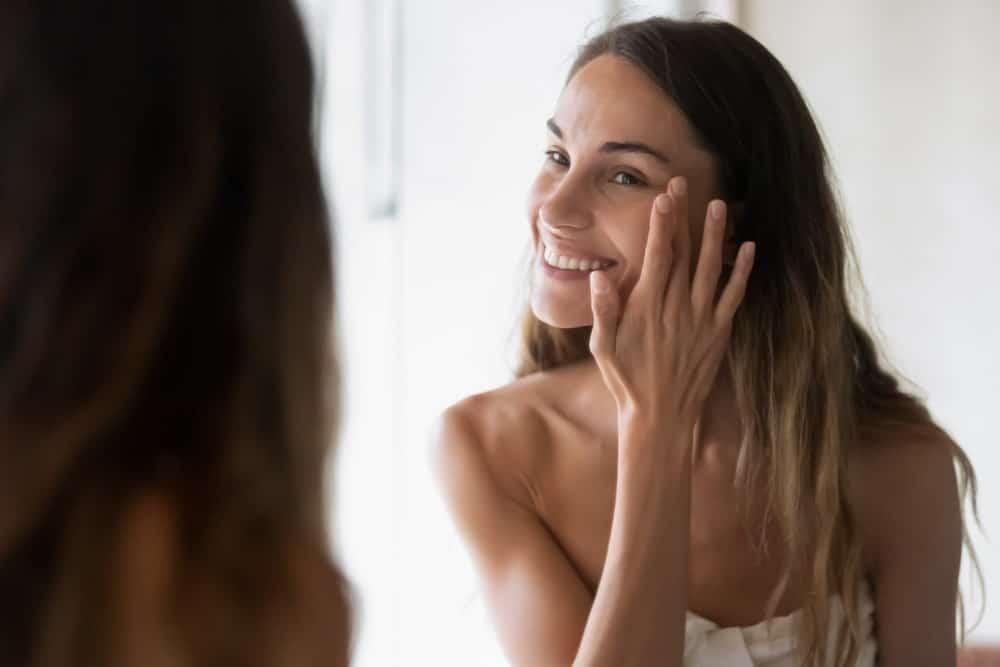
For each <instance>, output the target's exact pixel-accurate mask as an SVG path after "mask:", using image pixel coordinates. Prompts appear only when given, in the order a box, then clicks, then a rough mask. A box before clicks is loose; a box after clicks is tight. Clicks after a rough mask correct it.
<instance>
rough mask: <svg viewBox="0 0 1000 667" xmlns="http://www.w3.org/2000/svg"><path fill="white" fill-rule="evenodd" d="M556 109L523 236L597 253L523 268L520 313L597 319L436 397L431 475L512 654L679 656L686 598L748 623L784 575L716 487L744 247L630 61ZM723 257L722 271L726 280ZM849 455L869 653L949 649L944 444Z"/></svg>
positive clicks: (951, 508)
mask: <svg viewBox="0 0 1000 667" xmlns="http://www.w3.org/2000/svg"><path fill="white" fill-rule="evenodd" d="M553 121H554V123H555V126H556V127H557V128H558V135H557V134H555V133H552V134H550V137H549V140H550V145H549V147H548V150H549V151H551V153H550V154H549V155H548V156H547V161H546V162H545V163H544V165H543V167H542V169H541V171H540V173H539V175H538V178H537V179H536V181H535V184H534V186H533V188H532V191H531V194H530V197H529V219H530V221H531V230H532V235H533V238H534V240H535V243H536V249H537V248H539V243H541V244H545V245H548V244H549V243H553V244H566V245H568V246H570V247H572V249H573V250H575V251H576V254H578V255H579V256H581V257H587V256H597V257H604V258H608V259H610V260H612V261H613V262H614V264H613V265H612V266H611V267H609V268H608V269H607V270H605V271H602V272H598V273H600V274H601V275H600V276H592V277H591V279H590V281H589V282H588V281H587V280H582V281H579V280H578V281H556V280H552V279H551V278H550V277H548V276H547V274H546V272H545V271H544V270H543V269H542V267H541V263H540V260H539V262H538V263H537V264H536V268H535V275H534V282H533V289H532V292H533V300H532V307H533V309H534V312H535V313H536V315H537V316H538V317H539V318H540V319H542V320H543V321H546V322H548V323H549V324H552V325H554V326H559V327H571V326H581V325H586V324H591V323H593V324H594V334H593V337H592V340H591V350H592V352H593V355H594V359H590V360H588V361H586V362H582V363H579V364H576V365H572V366H568V367H563V368H560V369H557V370H555V371H551V372H546V373H539V374H535V375H532V376H529V377H526V378H523V379H520V380H518V381H516V382H513V383H511V384H509V385H507V386H504V387H501V388H499V389H496V390H494V391H491V392H488V393H485V394H480V395H476V396H472V397H470V398H467V399H465V400H464V401H462V402H461V403H459V404H457V405H455V406H453V407H452V408H450V409H449V410H448V411H446V412H445V414H444V415H443V416H442V418H441V420H440V423H439V430H438V433H437V436H436V438H435V449H434V452H435V463H436V472H437V474H438V477H439V480H440V484H441V487H442V489H443V493H444V496H445V499H446V502H447V503H448V505H449V508H450V510H451V512H452V515H453V517H454V519H455V522H456V525H457V527H458V530H459V532H460V534H461V535H462V537H463V539H464V540H465V542H466V544H467V546H468V548H469V550H470V552H471V554H472V556H473V559H474V562H475V564H476V567H477V569H478V571H479V573H480V576H481V578H482V581H483V587H484V591H485V594H486V598H487V602H488V605H489V606H490V609H491V612H492V615H493V618H494V621H495V624H496V627H497V629H498V633H499V636H500V639H501V643H502V644H503V647H504V649H505V651H506V653H507V655H508V657H509V658H510V659H511V661H512V662H513V663H514V664H517V665H556V664H577V665H601V664H616V665H629V664H635V665H648V664H661V665H680V664H681V655H682V650H683V629H684V627H683V626H684V612H685V610H691V611H693V612H695V613H697V614H699V615H701V616H704V617H706V618H709V619H711V620H712V621H714V622H716V623H717V624H718V625H720V626H723V627H731V626H740V627H745V626H749V625H754V624H756V623H758V622H760V621H761V620H763V610H764V608H765V606H766V603H767V601H768V599H769V596H770V593H771V591H772V590H773V588H774V586H775V585H776V584H777V583H778V581H779V578H780V576H781V574H782V564H781V563H780V562H778V561H777V559H776V558H775V555H774V550H772V551H771V552H768V553H763V552H761V551H760V549H759V548H758V547H757V546H755V545H756V540H757V538H758V537H759V536H760V535H761V534H766V535H768V537H769V538H771V539H775V540H777V539H780V536H779V535H778V534H777V532H776V530H775V527H774V526H773V525H765V524H764V521H763V519H762V514H763V513H762V511H761V510H762V503H763V494H762V491H761V490H760V489H754V490H751V493H750V494H749V495H748V494H746V493H744V492H743V491H742V490H741V489H737V488H734V485H733V477H734V472H735V465H736V455H737V451H738V443H739V435H740V423H739V417H738V414H737V412H736V409H735V404H734V401H733V388H732V384H731V382H730V379H729V373H728V370H727V369H726V367H725V366H724V364H723V363H722V359H723V356H724V351H725V346H726V344H727V340H728V322H729V321H730V319H731V313H732V312H734V311H735V309H736V307H738V305H739V300H740V298H741V297H742V287H743V283H744V282H745V280H746V276H747V275H748V273H749V271H750V270H751V264H752V261H751V260H752V257H751V255H752V253H749V252H748V249H747V248H744V249H743V250H742V252H740V249H738V248H735V247H733V245H732V244H731V243H729V242H728V240H727V239H728V238H729V237H728V234H727V232H726V230H725V227H727V226H730V227H731V224H730V225H725V224H723V220H722V219H716V218H713V216H712V215H711V213H710V210H709V208H710V207H709V203H710V201H712V200H713V197H715V196H716V193H717V185H716V180H715V176H714V173H715V164H714V161H713V158H712V156H711V155H710V154H708V153H707V152H706V151H705V150H704V149H702V148H701V147H700V146H699V145H698V143H697V141H696V139H695V136H694V132H693V130H692V128H691V126H690V123H689V122H688V121H687V119H686V118H685V117H684V116H683V114H682V113H681V112H680V111H679V109H677V107H676V106H675V105H674V104H673V103H672V102H671V100H669V99H668V98H667V97H666V96H665V95H664V94H663V93H662V92H661V91H660V90H659V89H658V88H657V87H656V86H655V84H653V83H652V82H651V81H650V80H648V79H647V78H646V77H645V75H644V74H643V73H642V72H641V71H640V70H638V69H637V68H635V67H634V66H632V65H631V64H629V63H627V62H625V61H623V60H620V59H618V58H616V57H614V56H602V57H599V58H597V59H596V60H594V61H592V62H591V63H589V64H588V65H586V66H585V67H584V68H582V69H581V71H579V72H578V73H577V74H576V76H575V77H574V78H573V79H572V80H571V81H570V82H569V84H568V85H567V87H566V89H565V90H564V91H563V94H562V96H561V97H560V100H559V102H558V105H557V109H556V111H555V114H554V116H553ZM559 135H561V136H559ZM608 142H615V143H642V144H646V145H648V146H650V147H652V148H654V149H655V150H656V151H657V152H658V153H661V154H663V155H664V156H666V157H667V158H668V160H669V161H668V162H664V161H661V160H658V159H656V158H655V157H652V156H649V155H646V154H644V153H639V152H620V151H612V152H609V151H608V150H607V146H606V144H607V143H608ZM624 174H627V175H629V177H626V176H624ZM633 179H638V180H633ZM671 185H673V187H671ZM678 185H681V187H680V188H679V189H678V188H677V186H678ZM665 193H666V194H665ZM716 209H718V210H719V212H722V214H723V216H722V217H723V219H724V217H725V213H724V211H725V206H723V205H722V203H721V202H719V203H718V204H714V205H713V206H712V210H716ZM706 220H707V221H708V222H707V224H706ZM703 240H704V242H703ZM537 254H538V253H536V255H537ZM723 262H732V263H734V264H735V266H734V269H733V277H732V279H731V281H730V283H729V284H728V285H725V286H722V285H718V283H717V281H718V272H719V267H720V265H721V263H723ZM716 295H719V297H718V299H715V298H713V297H715V296H716ZM668 333H669V335H668ZM849 457H850V459H849V460H850V465H849V470H848V476H849V489H850V497H849V498H848V502H849V504H850V505H851V507H852V510H853V512H854V515H855V516H856V517H857V520H858V522H859V526H858V528H859V530H860V533H861V535H862V539H863V543H864V570H865V573H866V576H867V579H868V581H869V583H870V585H871V586H872V589H873V591H874V592H873V595H874V598H875V603H876V614H877V618H878V633H879V646H880V664H881V665H888V666H889V667H895V666H902V665H918V666H919V665H952V664H954V662H955V636H954V627H955V604H954V603H955V593H956V586H957V575H958V565H959V558H960V549H961V510H960V507H959V503H958V496H957V490H956V486H955V476H954V472H953V468H952V463H951V458H950V452H949V451H948V450H947V448H946V447H945V444H944V443H942V442H925V441H921V442H915V441H913V439H912V438H906V437H903V436H900V437H899V438H895V439H886V440H883V441H880V442H877V443H874V442H873V443H853V444H852V446H851V448H850V452H849ZM886 488H891V489H893V493H892V494H885V493H884V489H886ZM808 585H809V584H808V581H804V580H801V579H793V580H792V581H791V582H790V584H789V587H788V588H787V590H786V591H785V594H784V596H783V597H782V598H781V600H780V601H779V604H778V607H777V610H776V614H777V615H785V614H789V613H792V612H794V611H795V610H797V609H799V608H800V607H801V606H802V604H803V602H804V600H805V597H806V591H807V590H808ZM734 591H739V595H734V594H733V592H734Z"/></svg>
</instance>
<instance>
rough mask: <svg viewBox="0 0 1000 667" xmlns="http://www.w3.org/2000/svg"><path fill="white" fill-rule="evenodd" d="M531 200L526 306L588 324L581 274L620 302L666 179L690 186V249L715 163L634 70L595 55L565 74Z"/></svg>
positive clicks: (541, 314) (547, 316)
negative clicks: (603, 283) (596, 277)
mask: <svg viewBox="0 0 1000 667" xmlns="http://www.w3.org/2000/svg"><path fill="white" fill-rule="evenodd" d="M548 131H549V137H548V144H547V147H546V151H545V159H544V162H543V164H542V167H541V170H540V171H539V174H538V176H537V178H536V179H535V182H534V185H533V186H532V188H531V192H530V195H529V202H528V207H529V216H530V221H531V229H532V237H533V240H534V246H535V264H534V269H533V284H532V303H531V305H532V309H533V311H534V313H535V315H536V316H537V317H538V318H539V319H540V320H542V321H543V322H546V323H548V324H550V325H553V326H556V327H562V328H570V327H578V326H586V325H590V324H592V323H593V315H592V311H591V305H590V289H589V284H588V277H589V274H590V273H591V272H592V271H603V272H604V273H605V275H606V277H607V278H608V279H609V281H610V283H611V285H612V286H613V287H614V289H616V290H617V292H618V294H619V296H620V298H621V299H622V300H625V299H627V297H628V295H629V294H630V293H631V291H632V289H633V287H634V286H635V284H636V282H637V280H638V279H639V275H640V273H641V271H642V264H643V257H644V253H645V249H646V241H647V238H648V232H649V220H650V210H651V209H652V206H653V201H654V200H655V199H656V196H657V195H659V194H660V193H662V192H664V191H665V190H666V188H667V184H668V182H669V181H670V179H671V178H672V177H674V176H685V177H686V178H687V182H688V201H689V202H690V205H689V217H688V220H687V224H688V225H689V233H690V237H691V239H692V252H693V253H697V252H698V249H699V247H700V241H701V233H702V224H703V222H704V220H705V214H706V209H707V206H708V202H709V201H710V200H711V199H712V198H713V197H714V196H717V192H716V191H717V186H716V178H715V171H716V165H715V161H714V158H713V157H712V155H711V154H710V153H708V151H707V150H705V149H704V148H702V147H701V146H699V145H698V142H697V138H696V136H695V133H694V130H693V128H692V127H691V124H690V123H689V122H688V120H687V119H686V118H685V116H684V114H683V113H682V112H681V111H680V110H679V109H678V108H677V106H676V105H675V104H674V103H673V102H672V101H671V100H670V98H669V97H667V96H666V95H665V94H664V93H663V91H662V90H660V88H659V87H657V85H656V84H655V83H653V81H652V80H651V79H649V78H648V77H647V76H646V74H645V73H644V72H642V70H640V69H639V68H638V67H636V66H635V65H632V64H631V63H629V62H628V61H626V60H624V59H622V58H619V57H617V56H612V55H605V56H600V57H598V58H596V59H594V60H593V61H591V62H590V63H588V64H587V65H585V66H584V67H583V68H581V69H580V71H579V72H577V74H576V75H575V76H574V77H573V79H572V80H571V81H570V82H569V83H568V84H567V86H566V88H565V89H564V90H563V93H562V95H561V96H560V98H559V102H558V103H557V105H556V111H555V114H554V115H553V117H552V119H550V121H549V122H548Z"/></svg>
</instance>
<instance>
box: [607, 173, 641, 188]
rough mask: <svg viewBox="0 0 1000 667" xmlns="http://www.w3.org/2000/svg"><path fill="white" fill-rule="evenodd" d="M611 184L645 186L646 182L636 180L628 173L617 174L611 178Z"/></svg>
mask: <svg viewBox="0 0 1000 667" xmlns="http://www.w3.org/2000/svg"><path fill="white" fill-rule="evenodd" d="M611 182H612V183H616V184H618V185H645V183H644V182H642V181H641V180H640V179H638V178H636V177H635V176H633V175H632V174H630V173H628V172H627V171H619V172H617V173H616V174H615V175H614V176H613V177H612V178H611Z"/></svg>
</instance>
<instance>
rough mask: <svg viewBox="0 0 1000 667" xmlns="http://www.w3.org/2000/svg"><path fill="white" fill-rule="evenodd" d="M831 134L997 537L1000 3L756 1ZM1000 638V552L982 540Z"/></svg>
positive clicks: (917, 365) (921, 367) (868, 271)
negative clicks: (976, 477)
mask: <svg viewBox="0 0 1000 667" xmlns="http://www.w3.org/2000/svg"><path fill="white" fill-rule="evenodd" d="M744 16H745V21H746V27H747V28H748V29H749V30H750V32H751V33H753V34H754V35H755V36H756V37H757V38H758V39H760V40H761V41H762V42H763V43H764V44H765V45H766V46H767V47H768V48H770V49H771V50H772V51H773V52H774V53H775V55H776V56H777V57H778V59H779V60H781V61H782V62H783V63H784V64H785V66H786V67H787V68H788V70H789V71H790V72H791V74H792V76H793V77H794V78H795V79H796V81H797V82H798V83H799V85H800V86H801V88H802V89H803V91H804V93H805V95H806V97H807V98H808V100H809V102H810V103H811V105H812V107H813V109H814V111H815V114H816V116H817V117H818V119H819V121H820V123H821V125H822V128H823V130H824V131H825V135H826V138H827V141H828V146H829V148H830V151H831V153H832V156H833V161H834V164H835V167H836V170H837V174H838V176H839V178H840V183H841V188H842V190H843V198H844V203H845V205H846V210H847V214H848V217H849V218H850V220H851V222H852V223H853V226H854V229H855V241H856V243H857V246H858V249H859V254H860V256H861V263H862V270H863V273H864V276H865V279H866V281H867V284H868V288H869V291H870V293H871V299H872V306H873V311H874V313H875V315H876V317H877V320H878V322H879V324H880V325H881V328H882V330H883V332H884V334H885V337H886V340H887V342H888V348H889V351H890V354H891V357H892V359H893V360H894V361H895V363H896V364H897V365H898V366H899V368H900V369H901V370H902V371H903V372H904V373H906V374H907V375H908V376H909V377H910V378H911V379H912V380H913V381H914V382H915V383H916V384H917V385H919V386H920V387H921V388H922V389H923V390H924V394H925V395H926V396H927V397H928V402H929V405H930V408H931V410H932V412H933V413H934V414H935V415H936V416H937V417H938V418H939V420H940V421H941V422H943V424H944V425H945V426H946V427H947V428H948V429H950V431H951V432H952V434H953V435H954V436H955V437H956V439H957V440H958V442H959V443H960V444H961V445H962V446H963V447H964V448H965V449H966V451H967V452H968V454H969V455H970V457H971V458H972V461H973V463H974V465H975V466H976V469H977V471H978V473H979V477H980V483H981V486H982V489H981V496H980V502H981V512H982V517H983V523H984V526H985V528H986V530H987V532H988V533H990V534H992V535H996V534H997V533H998V532H1000V483H998V482H1000V447H998V444H1000V421H998V419H997V416H996V415H997V412H996V411H997V407H998V406H1000V296H998V291H997V277H998V276H997V271H998V268H1000V164H998V161H1000V115H998V112H997V110H998V109H1000V40H998V39H997V33H998V31H1000V3H998V2H995V1H994V0H961V1H954V0H953V1H949V2H935V1H930V0H880V1H879V2H872V1H871V0H840V1H839V2H836V3H833V2H825V1H824V2H819V1H816V0H811V1H806V2H803V1H801V0H749V1H748V2H745V3H744ZM976 538H977V539H976V545H977V548H978V550H979V553H980V557H981V558H982V560H983V565H984V567H985V570H986V577H987V590H986V592H987V603H988V604H987V611H986V616H985V618H984V620H983V623H982V624H981V625H980V627H979V628H978V629H977V631H976V633H974V635H973V636H974V637H976V638H979V639H985V638H990V639H1000V605H998V604H996V603H997V601H998V600H1000V545H997V544H996V543H994V544H992V545H991V544H989V543H987V542H986V541H985V540H984V539H982V536H981V535H976Z"/></svg>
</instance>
